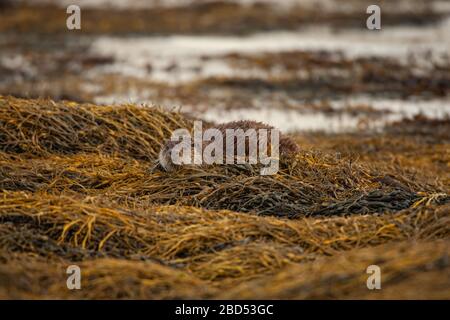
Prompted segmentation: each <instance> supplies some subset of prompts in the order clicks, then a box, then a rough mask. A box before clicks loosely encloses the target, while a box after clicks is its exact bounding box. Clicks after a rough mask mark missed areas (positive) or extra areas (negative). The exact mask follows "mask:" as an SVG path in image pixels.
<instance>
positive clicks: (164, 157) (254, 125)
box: [156, 120, 300, 172]
mask: <svg viewBox="0 0 450 320" xmlns="http://www.w3.org/2000/svg"><path fill="white" fill-rule="evenodd" d="M207 129H217V130H218V131H220V133H221V136H222V137H223V141H222V144H221V145H222V146H223V148H224V149H223V157H224V159H223V160H224V161H223V163H225V157H226V155H227V151H226V150H225V147H226V136H227V129H233V130H239V129H240V130H242V131H244V132H247V130H249V129H254V130H255V131H256V132H259V131H258V130H259V129H266V130H267V132H268V133H269V134H268V136H267V142H268V145H267V151H268V155H269V156H270V152H271V135H272V133H271V130H275V128H274V127H273V126H271V125H268V124H264V123H262V122H257V121H249V120H240V121H233V122H227V123H223V124H219V125H215V126H214V125H210V126H208V128H205V130H203V128H202V129H201V130H202V131H201V132H202V136H203V133H205V131H206V130H207ZM194 131H195V129H194ZM256 137H257V139H258V143H257V144H256V147H257V150H256V154H258V152H259V136H256ZM233 139H234V138H233ZM190 141H191V140H189V147H192V148H191V149H190V150H192V151H191V152H192V153H191V156H192V157H195V155H194V154H195V152H196V151H195V150H196V149H195V145H194V143H192V142H190ZM239 141H240V143H243V142H244V141H245V146H244V150H245V157H246V158H247V159H248V156H249V138H248V137H247V136H246V137H245V140H243V141H242V140H239V139H237V140H236V139H234V140H233V143H234V150H232V152H233V155H236V154H237V150H238V147H239ZM278 142H279V143H278V146H279V155H280V157H286V156H291V155H295V154H296V153H297V152H298V151H299V150H300V148H299V147H298V145H297V143H296V142H295V141H294V140H293V139H292V138H290V137H289V136H286V135H283V134H281V133H280V134H279V140H278ZM209 143H210V141H202V142H201V148H202V150H201V151H203V150H204V149H205V147H206V146H207V145H208V144H209ZM179 144H180V141H173V140H166V141H165V142H164V143H163V145H162V147H161V150H160V152H159V156H158V160H157V163H156V166H157V167H159V168H162V169H163V170H164V171H167V172H171V171H174V170H176V169H177V168H180V167H181V166H183V164H175V163H173V161H172V150H173V148H174V147H175V146H176V145H179ZM241 146H242V145H241ZM229 152H230V151H229ZM229 152H228V153H229ZM200 153H201V152H200ZM202 165H204V164H202Z"/></svg>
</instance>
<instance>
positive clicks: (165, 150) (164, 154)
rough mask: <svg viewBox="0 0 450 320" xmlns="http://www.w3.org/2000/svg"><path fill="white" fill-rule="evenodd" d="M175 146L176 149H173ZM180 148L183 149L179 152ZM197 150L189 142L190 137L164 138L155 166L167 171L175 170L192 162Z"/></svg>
mask: <svg viewBox="0 0 450 320" xmlns="http://www.w3.org/2000/svg"><path fill="white" fill-rule="evenodd" d="M175 147H177V148H176V150H174V148H175ZM180 150H183V151H182V152H181V154H180ZM185 152H186V153H185ZM197 152H198V151H197V148H195V146H194V144H193V143H192V142H191V140H190V137H189V138H188V139H182V140H181V141H173V140H166V141H165V142H164V144H163V145H162V147H161V150H160V151H159V155H158V163H157V166H159V167H160V168H161V169H162V170H164V171H167V172H172V171H175V170H177V169H179V168H181V166H183V165H188V164H189V163H191V164H192V161H193V159H194V155H195V153H197ZM200 154H201V153H200ZM189 155H190V157H189ZM185 157H186V158H185ZM189 160H190V161H191V162H190V161H189Z"/></svg>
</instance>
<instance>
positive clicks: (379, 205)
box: [0, 96, 450, 299]
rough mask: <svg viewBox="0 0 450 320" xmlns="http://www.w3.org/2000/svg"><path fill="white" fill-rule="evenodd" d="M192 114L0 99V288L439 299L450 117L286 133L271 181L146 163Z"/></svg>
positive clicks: (449, 222) (89, 294)
mask: <svg viewBox="0 0 450 320" xmlns="http://www.w3.org/2000/svg"><path fill="white" fill-rule="evenodd" d="M191 123H192V119H190V118H187V117H185V116H183V115H182V114H179V113H171V112H167V111H164V110H162V109H159V108H154V107H142V106H135V105H122V106H114V107H113V106H96V105H92V104H77V103H74V102H68V101H62V102H54V101H51V100H44V99H40V100H31V99H18V98H13V97H2V96H0V147H1V150H0V190H1V191H0V192H1V197H0V298H32V299H33V298H94V299H104V298H113V299H114V298H138V299H144V298H151V299H161V298H186V299H189V298H194V299H197V298H238V299H239V298H259V299H271V298H287V299H295V298H369V299H371V298H446V299H448V298H449V291H448V288H449V285H450V283H449V278H448V277H446V276H445V275H448V273H449V271H450V264H449V259H448V254H449V251H450V250H449V248H450V247H449V244H450V239H449V234H450V229H449V226H450V215H449V213H450V201H449V199H450V195H449V181H450V179H449V170H448V166H449V165H450V152H449V150H450V148H449V144H450V138H449V134H450V133H449V132H450V130H448V128H449V124H450V120H448V119H443V120H432V121H431V120H428V119H426V118H424V117H417V118H415V119H411V120H408V121H405V122H404V123H401V124H395V125H394V126H392V127H391V128H387V129H386V130H385V132H383V133H379V134H375V133H366V134H364V135H363V134H360V135H352V134H341V135H335V136H328V135H326V134H297V135H295V136H294V138H295V139H297V141H298V143H299V144H300V145H301V146H302V151H300V152H299V153H298V154H297V155H296V156H295V157H292V158H288V159H282V162H281V168H280V171H279V172H278V174H276V175H274V176H260V175H259V171H258V170H255V169H254V168H251V167H239V166H232V167H230V166H214V167H209V168H184V169H181V170H179V171H177V172H173V173H166V172H161V171H159V170H156V169H154V162H155V158H156V155H157V153H158V151H159V148H160V145H161V143H162V142H163V141H164V139H166V138H168V137H169V136H170V132H171V130H173V129H176V128H179V127H189V126H191ZM417 128H420V131H418V130H417ZM71 264H77V265H79V266H80V267H81V270H82V275H83V277H82V290H74V291H72V290H68V289H67V287H66V277H67V275H66V272H65V271H66V268H67V267H68V266H69V265H71ZM372 264H376V265H379V266H380V267H381V269H382V272H383V273H382V286H383V290H380V291H377V290H375V291H371V290H368V289H367V288H366V279H367V276H368V275H367V274H366V268H367V267H368V266H369V265H372Z"/></svg>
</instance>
